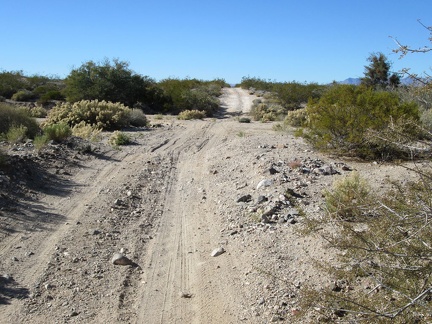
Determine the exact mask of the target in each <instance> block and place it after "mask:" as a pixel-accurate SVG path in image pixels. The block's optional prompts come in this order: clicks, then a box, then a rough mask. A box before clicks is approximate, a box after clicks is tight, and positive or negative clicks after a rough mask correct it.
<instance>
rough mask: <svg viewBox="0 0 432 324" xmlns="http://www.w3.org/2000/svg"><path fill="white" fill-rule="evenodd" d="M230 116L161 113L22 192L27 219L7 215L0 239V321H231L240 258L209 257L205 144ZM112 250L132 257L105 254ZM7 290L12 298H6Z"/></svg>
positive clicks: (211, 231)
mask: <svg viewBox="0 0 432 324" xmlns="http://www.w3.org/2000/svg"><path fill="white" fill-rule="evenodd" d="M222 100H223V107H224V109H225V112H226V113H227V117H229V114H231V113H235V114H238V113H240V112H241V111H243V110H247V109H249V106H250V97H249V96H248V95H247V94H246V93H245V92H244V91H243V90H239V89H226V90H225V93H224V96H223V98H222ZM228 125H234V124H233V121H229V120H228V119H227V120H224V119H216V120H214V119H211V120H206V121H191V122H186V123H179V122H177V121H175V120H170V121H168V122H167V124H166V127H164V128H162V129H158V130H155V131H152V132H143V133H142V134H135V140H136V143H137V145H134V146H130V147H125V148H122V150H121V151H118V152H116V151H107V152H104V153H103V154H101V156H99V157H98V158H95V159H87V160H84V159H83V160H82V161H80V163H79V166H78V167H77V168H75V172H74V173H73V174H70V176H69V177H67V176H66V177H64V179H63V181H64V182H65V188H64V192H62V194H58V192H55V190H52V191H48V192H47V194H45V195H43V196H42V197H41V199H40V200H39V201H38V202H37V203H32V204H31V203H30V202H29V203H28V205H27V208H28V209H29V211H27V219H26V220H25V221H21V222H18V221H17V222H16V223H15V224H9V225H10V226H11V227H14V232H13V233H12V234H10V235H5V236H4V237H3V239H2V241H1V246H0V252H1V258H2V263H1V270H2V271H3V273H5V274H6V273H7V274H9V275H10V276H12V277H13V284H12V283H11V284H10V285H9V289H10V290H11V292H10V293H9V294H8V293H5V296H6V298H5V300H4V304H3V303H2V304H1V305H0V317H1V318H2V321H3V322H5V323H6V322H17V321H18V322H28V323H30V322H31V323H42V322H45V323H54V322H63V321H64V322H98V323H102V322H103V323H116V322H122V321H127V322H137V323H235V322H237V321H238V317H239V316H238V314H239V311H238V310H237V309H236V307H237V306H236V305H241V304H242V303H241V299H242V292H241V289H239V288H238V287H236V285H235V280H236V277H237V276H238V274H237V272H238V270H237V269H239V268H241V267H240V265H241V262H242V260H241V259H239V258H238V257H234V256H233V255H232V254H231V253H225V254H224V255H222V256H220V257H217V258H212V257H211V256H210V253H211V251H212V250H213V249H214V248H217V247H219V246H224V247H225V248H226V246H225V245H226V244H227V242H223V241H221V240H220V235H218V234H219V231H220V227H219V223H220V222H219V221H218V220H217V213H216V212H215V210H216V208H215V206H214V204H215V199H211V197H212V194H213V192H212V190H213V189H212V178H211V171H212V170H211V169H210V163H209V159H210V156H209V150H211V149H215V148H220V147H222V146H223V143H224V141H226V140H227V135H228V133H229V132H230V131H228V128H229V126H228ZM213 153H214V152H213ZM68 175H69V173H68ZM12 222H13V220H12ZM121 248H124V249H127V255H128V256H129V257H130V258H131V259H133V260H134V262H136V263H137V264H138V265H139V266H138V267H124V268H123V267H115V266H113V265H112V264H110V262H109V259H110V257H111V255H112V253H114V252H118V251H119V250H120V249H121ZM227 250H228V249H227ZM14 289H15V290H14ZM13 291H15V295H18V298H8V297H9V296H13ZM182 293H183V296H182ZM14 297H16V296H14ZM185 297H186V298H185ZM188 297H190V298H188ZM21 298H22V299H21Z"/></svg>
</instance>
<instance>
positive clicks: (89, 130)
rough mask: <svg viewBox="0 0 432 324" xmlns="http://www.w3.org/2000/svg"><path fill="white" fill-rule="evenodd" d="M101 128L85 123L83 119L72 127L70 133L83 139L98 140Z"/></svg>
mask: <svg viewBox="0 0 432 324" xmlns="http://www.w3.org/2000/svg"><path fill="white" fill-rule="evenodd" d="M101 131H102V130H101V129H98V128H96V127H94V126H92V125H89V124H86V123H85V122H84V121H82V122H80V123H79V124H76V125H75V126H74V127H72V135H73V136H77V137H81V138H83V139H87V140H91V141H97V140H99V137H100V133H101Z"/></svg>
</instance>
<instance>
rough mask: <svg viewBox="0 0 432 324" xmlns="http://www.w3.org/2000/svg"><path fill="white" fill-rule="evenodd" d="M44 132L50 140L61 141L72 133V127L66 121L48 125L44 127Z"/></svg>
mask: <svg viewBox="0 0 432 324" xmlns="http://www.w3.org/2000/svg"><path fill="white" fill-rule="evenodd" d="M43 131H44V134H45V135H46V136H47V138H48V140H52V141H55V142H61V141H63V140H65V139H66V138H68V137H69V136H71V135H72V129H71V128H70V126H69V125H68V124H66V123H64V122H62V123H58V124H50V125H46V126H45V127H44V128H43Z"/></svg>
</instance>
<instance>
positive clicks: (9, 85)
mask: <svg viewBox="0 0 432 324" xmlns="http://www.w3.org/2000/svg"><path fill="white" fill-rule="evenodd" d="M26 85H27V84H26V82H25V79H24V75H23V74H22V72H19V71H15V72H14V71H10V72H8V71H2V72H0V95H1V96H3V97H5V98H7V99H10V98H11V97H12V95H13V94H14V93H16V92H18V91H19V90H20V89H25V88H26Z"/></svg>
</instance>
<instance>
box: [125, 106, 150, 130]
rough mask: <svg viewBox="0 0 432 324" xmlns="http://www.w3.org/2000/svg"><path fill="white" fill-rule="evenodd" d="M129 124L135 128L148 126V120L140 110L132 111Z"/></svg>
mask: <svg viewBox="0 0 432 324" xmlns="http://www.w3.org/2000/svg"><path fill="white" fill-rule="evenodd" d="M129 123H130V124H131V125H132V126H135V127H145V126H148V120H147V117H146V115H145V114H144V112H143V111H142V110H141V109H136V108H134V109H132V110H131V112H130V115H129Z"/></svg>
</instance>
